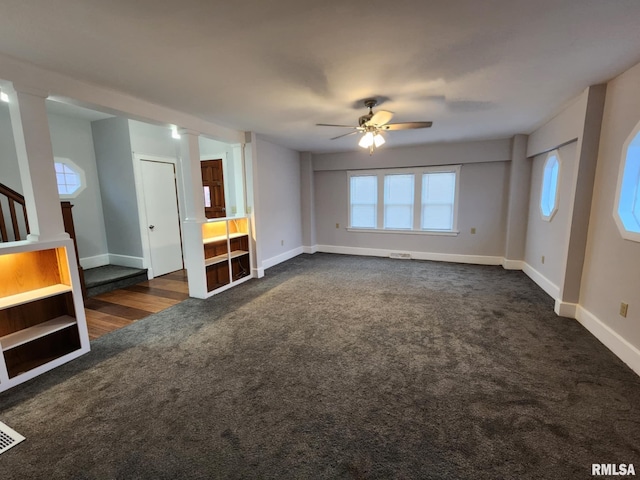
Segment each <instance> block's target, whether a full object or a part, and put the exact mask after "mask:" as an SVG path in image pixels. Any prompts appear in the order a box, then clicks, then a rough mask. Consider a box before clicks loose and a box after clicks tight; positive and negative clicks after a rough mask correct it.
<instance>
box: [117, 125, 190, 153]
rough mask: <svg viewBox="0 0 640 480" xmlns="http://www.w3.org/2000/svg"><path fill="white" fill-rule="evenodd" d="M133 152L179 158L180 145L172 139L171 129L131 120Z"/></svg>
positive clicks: (130, 130)
mask: <svg viewBox="0 0 640 480" xmlns="http://www.w3.org/2000/svg"><path fill="white" fill-rule="evenodd" d="M129 136H130V139H131V150H132V151H133V153H136V154H139V155H144V154H146V155H154V156H157V157H170V158H178V157H179V150H180V143H179V142H178V140H176V139H174V138H172V137H171V130H170V129H169V127H162V126H160V125H152V124H150V123H145V122H138V121H137V120H129Z"/></svg>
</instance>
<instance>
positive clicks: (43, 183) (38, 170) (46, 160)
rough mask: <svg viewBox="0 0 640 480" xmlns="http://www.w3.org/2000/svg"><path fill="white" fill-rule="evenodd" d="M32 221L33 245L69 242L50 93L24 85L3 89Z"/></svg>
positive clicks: (26, 202) (24, 193)
mask: <svg viewBox="0 0 640 480" xmlns="http://www.w3.org/2000/svg"><path fill="white" fill-rule="evenodd" d="M3 91H4V92H6V93H7V95H8V96H9V112H10V114H11V126H12V129H13V137H14V141H15V146H16V154H17V157H18V165H19V168H20V178H21V180H22V190H23V195H24V198H25V204H26V209H27V217H28V219H29V230H30V234H29V235H28V237H27V238H28V239H29V240H31V241H44V240H59V239H65V238H69V235H68V234H67V233H66V232H65V231H64V224H63V221H62V210H61V208H60V197H59V196H58V183H57V181H56V173H55V167H54V159H53V148H52V146H51V134H50V132H49V120H48V119H47V109H46V104H45V100H46V99H47V96H48V93H47V92H45V91H41V90H36V89H32V88H27V87H24V86H21V85H13V86H7V85H4V86H3Z"/></svg>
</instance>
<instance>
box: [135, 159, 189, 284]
mask: <svg viewBox="0 0 640 480" xmlns="http://www.w3.org/2000/svg"><path fill="white" fill-rule="evenodd" d="M140 169H141V173H142V175H141V177H142V189H143V196H144V207H145V214H146V218H147V233H148V235H149V251H150V257H151V269H152V272H153V276H154V277H157V276H159V275H164V274H165V273H170V272H175V271H176V270H180V269H182V267H183V263H182V243H181V239H180V216H179V214H178V195H177V191H176V172H175V165H174V164H173V163H166V162H157V161H149V160H141V161H140Z"/></svg>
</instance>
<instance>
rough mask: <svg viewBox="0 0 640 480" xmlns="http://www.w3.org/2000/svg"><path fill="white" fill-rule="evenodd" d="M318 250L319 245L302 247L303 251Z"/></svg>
mask: <svg viewBox="0 0 640 480" xmlns="http://www.w3.org/2000/svg"><path fill="white" fill-rule="evenodd" d="M317 251H318V245H313V246H312V247H302V253H316V252H317Z"/></svg>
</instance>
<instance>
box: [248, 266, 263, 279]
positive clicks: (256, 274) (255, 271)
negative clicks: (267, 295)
mask: <svg viewBox="0 0 640 480" xmlns="http://www.w3.org/2000/svg"><path fill="white" fill-rule="evenodd" d="M251 275H252V276H253V278H262V277H264V268H252V269H251Z"/></svg>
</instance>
